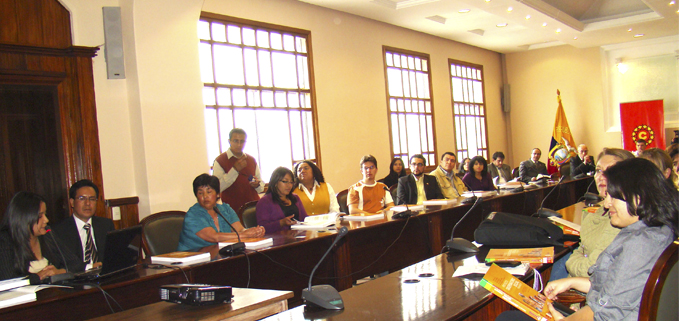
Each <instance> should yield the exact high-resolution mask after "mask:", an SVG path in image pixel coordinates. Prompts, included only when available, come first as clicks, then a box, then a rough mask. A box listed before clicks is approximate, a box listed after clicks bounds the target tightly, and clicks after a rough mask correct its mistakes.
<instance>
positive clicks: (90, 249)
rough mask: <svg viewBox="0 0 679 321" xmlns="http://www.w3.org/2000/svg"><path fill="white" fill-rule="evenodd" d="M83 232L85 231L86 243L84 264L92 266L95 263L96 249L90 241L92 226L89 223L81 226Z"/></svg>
mask: <svg viewBox="0 0 679 321" xmlns="http://www.w3.org/2000/svg"><path fill="white" fill-rule="evenodd" d="M83 228H84V229H85V231H87V241H86V242H85V263H92V264H94V263H95V262H97V248H96V247H95V246H94V242H93V240H92V225H90V223H87V224H85V226H83Z"/></svg>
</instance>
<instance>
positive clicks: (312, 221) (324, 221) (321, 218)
mask: <svg viewBox="0 0 679 321" xmlns="http://www.w3.org/2000/svg"><path fill="white" fill-rule="evenodd" d="M338 218H339V213H329V214H320V215H312V216H307V217H306V218H305V219H304V222H299V223H297V224H295V225H292V226H290V228H291V229H293V230H324V229H326V228H328V227H329V226H335V224H337V220H338Z"/></svg>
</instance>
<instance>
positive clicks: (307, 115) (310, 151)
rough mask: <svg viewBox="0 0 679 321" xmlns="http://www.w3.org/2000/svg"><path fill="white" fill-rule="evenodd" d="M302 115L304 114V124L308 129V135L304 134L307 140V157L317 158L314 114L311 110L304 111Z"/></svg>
mask: <svg viewBox="0 0 679 321" xmlns="http://www.w3.org/2000/svg"><path fill="white" fill-rule="evenodd" d="M302 115H303V116H304V117H303V118H302V120H303V121H302V125H303V127H304V128H305V129H306V130H305V131H304V132H305V133H306V135H304V141H306V143H307V144H306V150H307V155H306V158H307V159H315V158H316V149H315V148H314V146H315V144H316V142H315V138H314V137H315V136H314V121H313V115H312V114H311V112H309V111H304V112H302Z"/></svg>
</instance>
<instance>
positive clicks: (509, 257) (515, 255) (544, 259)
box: [486, 246, 554, 263]
mask: <svg viewBox="0 0 679 321" xmlns="http://www.w3.org/2000/svg"><path fill="white" fill-rule="evenodd" d="M494 261H519V262H525V263H553V262H554V247H553V246H552V247H536V248H526V249H491V250H490V251H488V255H486V262H494Z"/></svg>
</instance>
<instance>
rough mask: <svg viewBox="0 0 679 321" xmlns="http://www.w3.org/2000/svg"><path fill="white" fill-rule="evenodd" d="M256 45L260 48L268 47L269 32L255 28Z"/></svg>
mask: <svg viewBox="0 0 679 321" xmlns="http://www.w3.org/2000/svg"><path fill="white" fill-rule="evenodd" d="M257 45H258V46H260V47H262V48H269V32H267V31H266V30H257Z"/></svg>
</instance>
